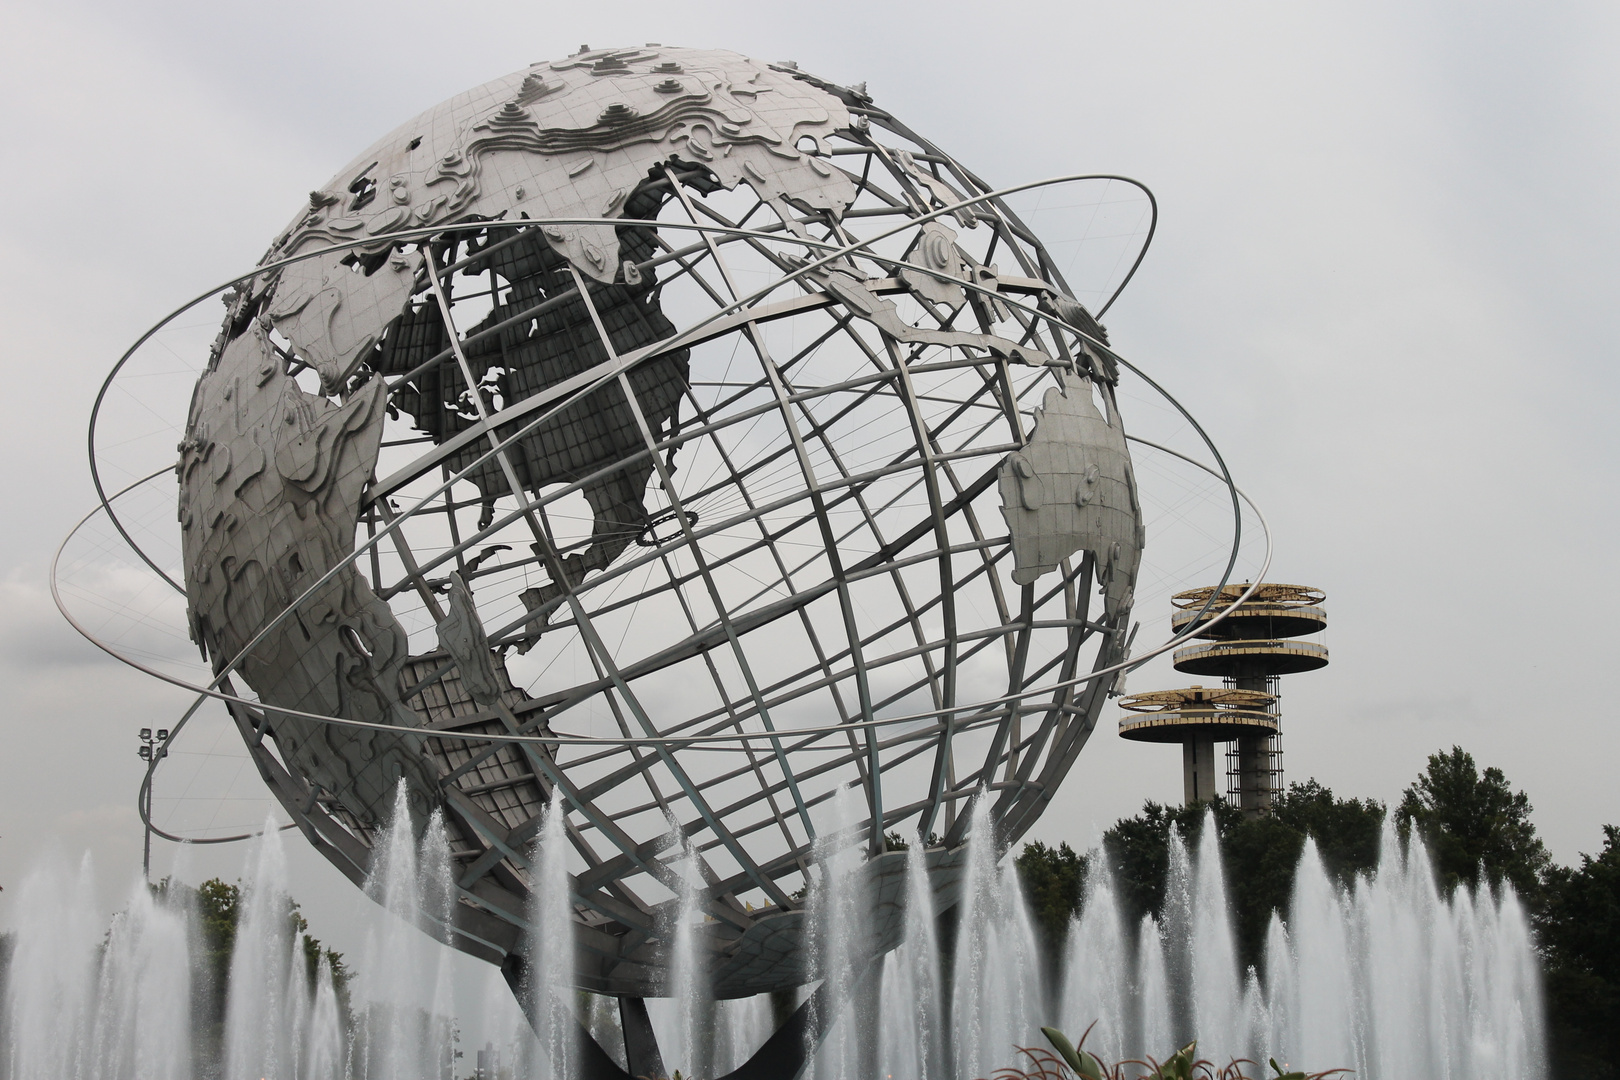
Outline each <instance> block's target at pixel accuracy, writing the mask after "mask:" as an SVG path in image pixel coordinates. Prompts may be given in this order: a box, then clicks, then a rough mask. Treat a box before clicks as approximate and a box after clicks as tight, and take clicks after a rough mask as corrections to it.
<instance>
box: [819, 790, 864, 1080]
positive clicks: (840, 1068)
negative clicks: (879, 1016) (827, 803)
mask: <svg viewBox="0 0 1620 1080" xmlns="http://www.w3.org/2000/svg"><path fill="white" fill-rule="evenodd" d="M864 813H865V805H864V803H863V801H862V799H861V795H860V792H859V791H858V790H857V789H856V788H855V787H853V786H850V787H845V788H841V789H840V790H839V791H838V793H837V795H835V796H834V798H833V800H832V822H831V827H830V828H829V829H828V830H827V831H826V832H824V833H823V834H822V836H821V839H820V840H819V841H818V847H819V849H820V850H819V851H818V852H817V860H816V862H817V865H818V866H819V868H820V871H821V877H820V878H819V880H816V881H814V882H812V883H811V885H810V889H809V897H810V902H809V905H808V906H809V913H808V914H809V920H810V940H811V960H812V963H813V965H814V968H813V970H814V972H815V976H816V978H817V979H818V980H819V981H820V982H821V984H822V986H824V987H827V988H830V989H829V992H828V993H827V994H826V995H825V996H824V998H822V999H820V1004H819V1007H820V1008H825V1009H827V1010H828V1011H829V1012H830V1013H831V1014H832V1016H833V1018H834V1020H833V1023H832V1025H831V1026H830V1028H828V1030H827V1033H826V1035H825V1036H824V1037H823V1038H822V1040H821V1044H820V1046H812V1047H810V1048H809V1050H810V1061H809V1063H808V1064H807V1065H806V1066H805V1075H807V1076H813V1077H818V1078H823V1080H837V1078H841V1077H846V1076H859V1075H864V1074H865V1073H866V1071H867V1070H866V1069H865V1068H864V1067H863V1057H864V1052H865V1051H866V1049H867V1046H866V1038H867V1035H868V1032H867V1028H868V1027H869V1026H870V1024H871V1021H872V1019H873V1018H872V1017H871V1016H870V1015H862V1012H863V1010H861V1009H859V1008H858V1007H857V1003H856V1001H855V998H856V996H857V990H858V989H859V988H860V987H861V986H862V985H863V980H862V976H863V975H864V974H865V972H866V965H867V963H868V962H869V960H871V959H872V957H871V952H870V938H871V923H872V918H871V914H872V913H871V912H870V911H868V910H866V905H865V903H864V899H865V898H864V896H863V894H862V892H861V889H860V883H861V874H860V871H861V867H862V864H863V863H864V861H865V852H864V844H863V842H862V841H863V839H864V837H863V836H862V834H861V832H860V830H859V827H858V823H859V822H860V820H861V818H862V817H863V816H864ZM864 982H865V983H870V980H865V981H864ZM812 1007H813V1008H815V1007H818V1006H812ZM816 1026H817V1024H816V1021H815V1020H812V1022H811V1024H810V1025H809V1030H810V1031H812V1032H814V1031H815V1030H816Z"/></svg>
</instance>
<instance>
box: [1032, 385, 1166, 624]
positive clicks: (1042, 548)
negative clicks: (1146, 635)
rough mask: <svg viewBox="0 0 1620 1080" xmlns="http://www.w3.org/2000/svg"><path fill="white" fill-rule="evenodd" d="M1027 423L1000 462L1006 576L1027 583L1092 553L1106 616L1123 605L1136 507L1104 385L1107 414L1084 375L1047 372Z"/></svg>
mask: <svg viewBox="0 0 1620 1080" xmlns="http://www.w3.org/2000/svg"><path fill="white" fill-rule="evenodd" d="M1055 374H1056V375H1057V379H1058V386H1057V387H1055V388H1053V389H1051V390H1048V391H1047V392H1046V397H1045V399H1044V400H1043V401H1042V403H1041V407H1040V408H1039V409H1036V410H1035V429H1034V431H1033V432H1031V434H1030V437H1029V441H1028V442H1027V443H1025V444H1024V447H1023V448H1022V449H1021V450H1016V451H1014V452H1013V453H1011V454H1008V455H1007V457H1006V459H1005V460H1004V461H1003V462H1002V463H1001V476H1000V479H1001V512H1002V514H1003V516H1005V517H1006V519H1007V529H1008V531H1009V533H1010V534H1011V538H1012V549H1013V567H1014V569H1013V575H1012V576H1013V580H1014V581H1016V582H1017V583H1018V584H1020V585H1028V584H1030V583H1032V582H1034V581H1035V580H1037V579H1038V578H1040V577H1041V576H1042V575H1043V574H1047V573H1050V572H1051V571H1053V570H1056V569H1057V568H1058V565H1059V564H1060V563H1061V562H1063V560H1064V559H1066V558H1068V557H1069V556H1071V555H1073V554H1075V553H1076V552H1080V551H1089V552H1091V553H1092V554H1093V555H1094V556H1095V559H1096V574H1097V581H1098V584H1099V586H1100V587H1101V589H1102V592H1103V598H1104V607H1105V610H1106V613H1107V615H1108V617H1109V619H1110V620H1112V618H1113V617H1114V616H1115V615H1116V614H1117V613H1118V612H1120V611H1121V610H1127V609H1129V607H1130V600H1131V590H1132V589H1133V588H1134V586H1135V583H1136V571H1137V566H1138V564H1139V563H1140V561H1141V552H1142V543H1143V533H1142V509H1141V504H1140V503H1139V502H1138V501H1137V496H1136V477H1135V475H1134V474H1133V473H1132V471H1131V459H1130V454H1129V453H1128V452H1127V450H1126V448H1125V430H1124V428H1123V426H1122V425H1121V424H1120V420H1119V413H1118V411H1117V410H1116V409H1115V408H1114V405H1113V400H1112V397H1111V391H1110V389H1109V388H1108V387H1106V386H1101V387H1099V389H1100V390H1101V396H1102V398H1103V400H1104V401H1105V402H1106V403H1107V407H1108V412H1109V415H1108V416H1106V417H1105V416H1103V414H1102V413H1101V412H1100V411H1099V410H1098V409H1097V406H1096V404H1095V403H1094V402H1093V401H1092V384H1091V382H1090V381H1089V380H1088V379H1086V378H1085V377H1084V376H1079V375H1068V374H1065V373H1064V372H1061V371H1058V372H1055Z"/></svg>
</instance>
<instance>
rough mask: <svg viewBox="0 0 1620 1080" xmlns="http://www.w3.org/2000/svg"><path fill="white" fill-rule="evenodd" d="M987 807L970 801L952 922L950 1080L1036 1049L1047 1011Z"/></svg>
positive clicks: (1036, 957) (1023, 911) (1027, 926)
mask: <svg viewBox="0 0 1620 1080" xmlns="http://www.w3.org/2000/svg"><path fill="white" fill-rule="evenodd" d="M999 855H1000V851H999V850H998V844H997V842H996V835H995V822H994V819H993V818H992V817H991V815H990V799H989V798H988V796H986V795H981V796H979V797H978V798H976V799H975V800H974V801H973V809H972V822H971V825H970V831H969V833H968V859H967V872H966V874H965V875H964V877H963V880H962V886H961V888H962V898H961V900H960V901H959V902H958V911H957V918H956V952H955V956H954V959H953V963H952V977H951V978H952V988H951V1034H952V1040H953V1043H954V1053H953V1060H954V1062H955V1068H956V1073H957V1075H958V1076H989V1075H990V1074H991V1073H992V1072H993V1071H994V1070H995V1069H997V1068H999V1067H1001V1066H1003V1065H1007V1064H1009V1063H1010V1062H1011V1060H1012V1055H1013V1053H1014V1052H1015V1051H1014V1049H1013V1048H1014V1047H1018V1046H1037V1045H1041V1044H1042V1043H1043V1042H1044V1040H1043V1038H1042V1036H1041V1031H1040V1028H1041V1025H1042V1023H1045V1022H1047V1006H1046V1001H1045V999H1044V995H1043V993H1042V987H1041V970H1040V948H1039V946H1038V944H1037V942H1036V940H1035V926H1034V922H1033V921H1032V920H1031V918H1030V915H1029V908H1028V906H1027V905H1026V904H1025V903H1024V896H1023V890H1022V888H1021V887H1020V886H1019V883H1018V874H1017V871H1016V869H1015V868H1014V867H1013V865H1012V862H1011V860H1007V861H1006V862H1005V863H1002V862H1001V861H1000V860H999V858H998V856H999Z"/></svg>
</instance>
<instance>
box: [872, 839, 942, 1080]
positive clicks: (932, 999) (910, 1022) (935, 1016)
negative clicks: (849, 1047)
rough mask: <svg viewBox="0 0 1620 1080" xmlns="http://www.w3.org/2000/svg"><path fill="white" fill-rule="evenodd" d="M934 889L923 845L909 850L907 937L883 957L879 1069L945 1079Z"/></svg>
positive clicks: (924, 1079)
mask: <svg viewBox="0 0 1620 1080" xmlns="http://www.w3.org/2000/svg"><path fill="white" fill-rule="evenodd" d="M935 919H936V915H935V912H934V891H933V889H932V888H931V887H930V885H929V882H928V868H927V864H926V863H925V862H924V860H923V849H922V845H921V844H918V843H915V842H913V843H912V845H911V846H910V847H909V848H908V849H907V850H906V915H905V939H904V941H903V943H902V944H901V945H900V947H899V948H898V949H896V950H894V951H893V952H892V953H890V954H889V955H888V956H886V957H884V959H883V986H882V991H881V993H882V1006H881V1008H880V1010H879V1012H880V1015H881V1017H882V1020H881V1022H880V1024H879V1033H878V1034H879V1042H880V1047H879V1053H878V1065H879V1072H880V1074H881V1075H883V1076H904V1077H916V1078H917V1080H944V1078H945V1077H946V1076H947V1075H948V1074H947V1071H946V1066H945V1053H944V1050H945V1048H944V1043H943V1041H942V1036H943V1034H944V1023H943V1015H942V1012H943V1008H944V1001H943V992H942V987H941V980H940V970H939V938H938V931H937V927H936V925H935Z"/></svg>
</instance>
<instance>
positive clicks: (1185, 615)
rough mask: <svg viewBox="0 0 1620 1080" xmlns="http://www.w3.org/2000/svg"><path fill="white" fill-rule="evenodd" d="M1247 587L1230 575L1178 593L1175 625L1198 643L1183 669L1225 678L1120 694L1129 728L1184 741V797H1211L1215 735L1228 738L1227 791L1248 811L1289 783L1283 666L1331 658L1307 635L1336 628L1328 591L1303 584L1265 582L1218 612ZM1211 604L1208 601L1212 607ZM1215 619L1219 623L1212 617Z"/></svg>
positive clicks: (1125, 730) (1123, 728)
mask: <svg viewBox="0 0 1620 1080" xmlns="http://www.w3.org/2000/svg"><path fill="white" fill-rule="evenodd" d="M1247 588H1248V586H1247V585H1246V584H1244V585H1235V584H1234V585H1227V586H1225V587H1224V588H1223V589H1221V590H1220V593H1219V595H1215V596H1214V602H1213V603H1208V602H1209V601H1210V600H1211V597H1212V595H1213V594H1215V592H1216V590H1215V589H1214V588H1213V587H1205V588H1201V589H1190V590H1188V591H1187V592H1182V593H1177V594H1176V595H1175V596H1174V597H1172V598H1171V603H1172V604H1174V605H1175V608H1176V610H1175V612H1174V614H1172V616H1171V619H1170V624H1171V627H1172V628H1173V629H1174V630H1175V631H1176V632H1178V633H1179V632H1182V631H1183V630H1186V629H1187V628H1188V627H1193V630H1192V635H1191V636H1192V637H1193V638H1196V639H1199V640H1198V641H1196V643H1194V644H1190V645H1185V646H1183V647H1181V648H1180V649H1177V650H1176V652H1175V656H1174V664H1175V668H1176V670H1177V671H1180V672H1185V673H1186V674H1189V675H1202V676H1206V677H1208V676H1215V677H1218V678H1220V679H1222V680H1223V681H1224V683H1225V685H1224V687H1222V688H1215V689H1206V688H1204V687H1202V686H1193V687H1191V688H1189V689H1185V690H1160V691H1155V692H1153V693H1147V694H1134V695H1131V696H1130V697H1126V698H1122V699H1120V707H1121V708H1123V709H1124V710H1126V715H1125V716H1122V717H1121V718H1120V722H1119V734H1120V737H1121V738H1125V739H1131V740H1134V741H1136V742H1179V743H1181V746H1182V770H1183V779H1184V788H1185V799H1186V801H1187V802H1188V803H1193V802H1198V801H1201V800H1205V799H1209V798H1212V797H1213V796H1214V795H1215V794H1216V793H1217V792H1216V777H1215V773H1216V769H1215V744H1216V743H1226V744H1227V751H1226V797H1227V799H1228V801H1230V802H1232V803H1233V804H1234V805H1236V806H1238V807H1239V808H1240V809H1242V810H1243V811H1244V812H1245V813H1249V814H1260V813H1264V812H1265V811H1266V809H1267V808H1269V807H1270V806H1271V800H1272V798H1273V796H1275V795H1276V794H1277V793H1278V792H1279V791H1280V790H1281V789H1282V775H1283V770H1282V746H1281V734H1282V712H1281V710H1280V709H1279V707H1278V682H1279V680H1280V678H1281V676H1283V675H1293V674H1297V673H1298V672H1301V671H1315V670H1316V669H1317V668H1321V667H1326V666H1327V662H1328V651H1327V647H1326V646H1324V645H1321V644H1319V643H1317V642H1312V641H1299V640H1297V639H1298V638H1301V637H1305V636H1307V635H1310V634H1315V633H1318V632H1320V631H1322V630H1325V629H1326V628H1327V612H1326V611H1324V610H1323V608H1322V602H1323V601H1324V600H1325V599H1326V594H1325V593H1323V592H1322V590H1320V589H1315V588H1311V587H1309V586H1304V585H1280V584H1271V583H1265V584H1262V585H1260V586H1259V587H1258V588H1257V589H1255V591H1254V595H1253V596H1251V597H1249V599H1248V600H1247V601H1245V602H1244V603H1243V604H1242V605H1241V606H1240V607H1238V609H1237V610H1236V611H1233V612H1232V613H1231V614H1230V615H1228V616H1227V617H1226V618H1224V619H1222V620H1221V621H1220V622H1215V621H1214V620H1215V616H1216V615H1217V614H1218V613H1219V612H1220V611H1222V610H1223V609H1225V608H1226V607H1228V606H1229V605H1231V604H1232V603H1233V602H1234V601H1236V600H1237V599H1238V598H1239V597H1240V596H1242V595H1243V593H1244V591H1245V590H1246V589H1247ZM1206 604H1207V605H1208V610H1207V611H1206V610H1203V609H1204V608H1205V606H1206ZM1210 624H1213V625H1210Z"/></svg>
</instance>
